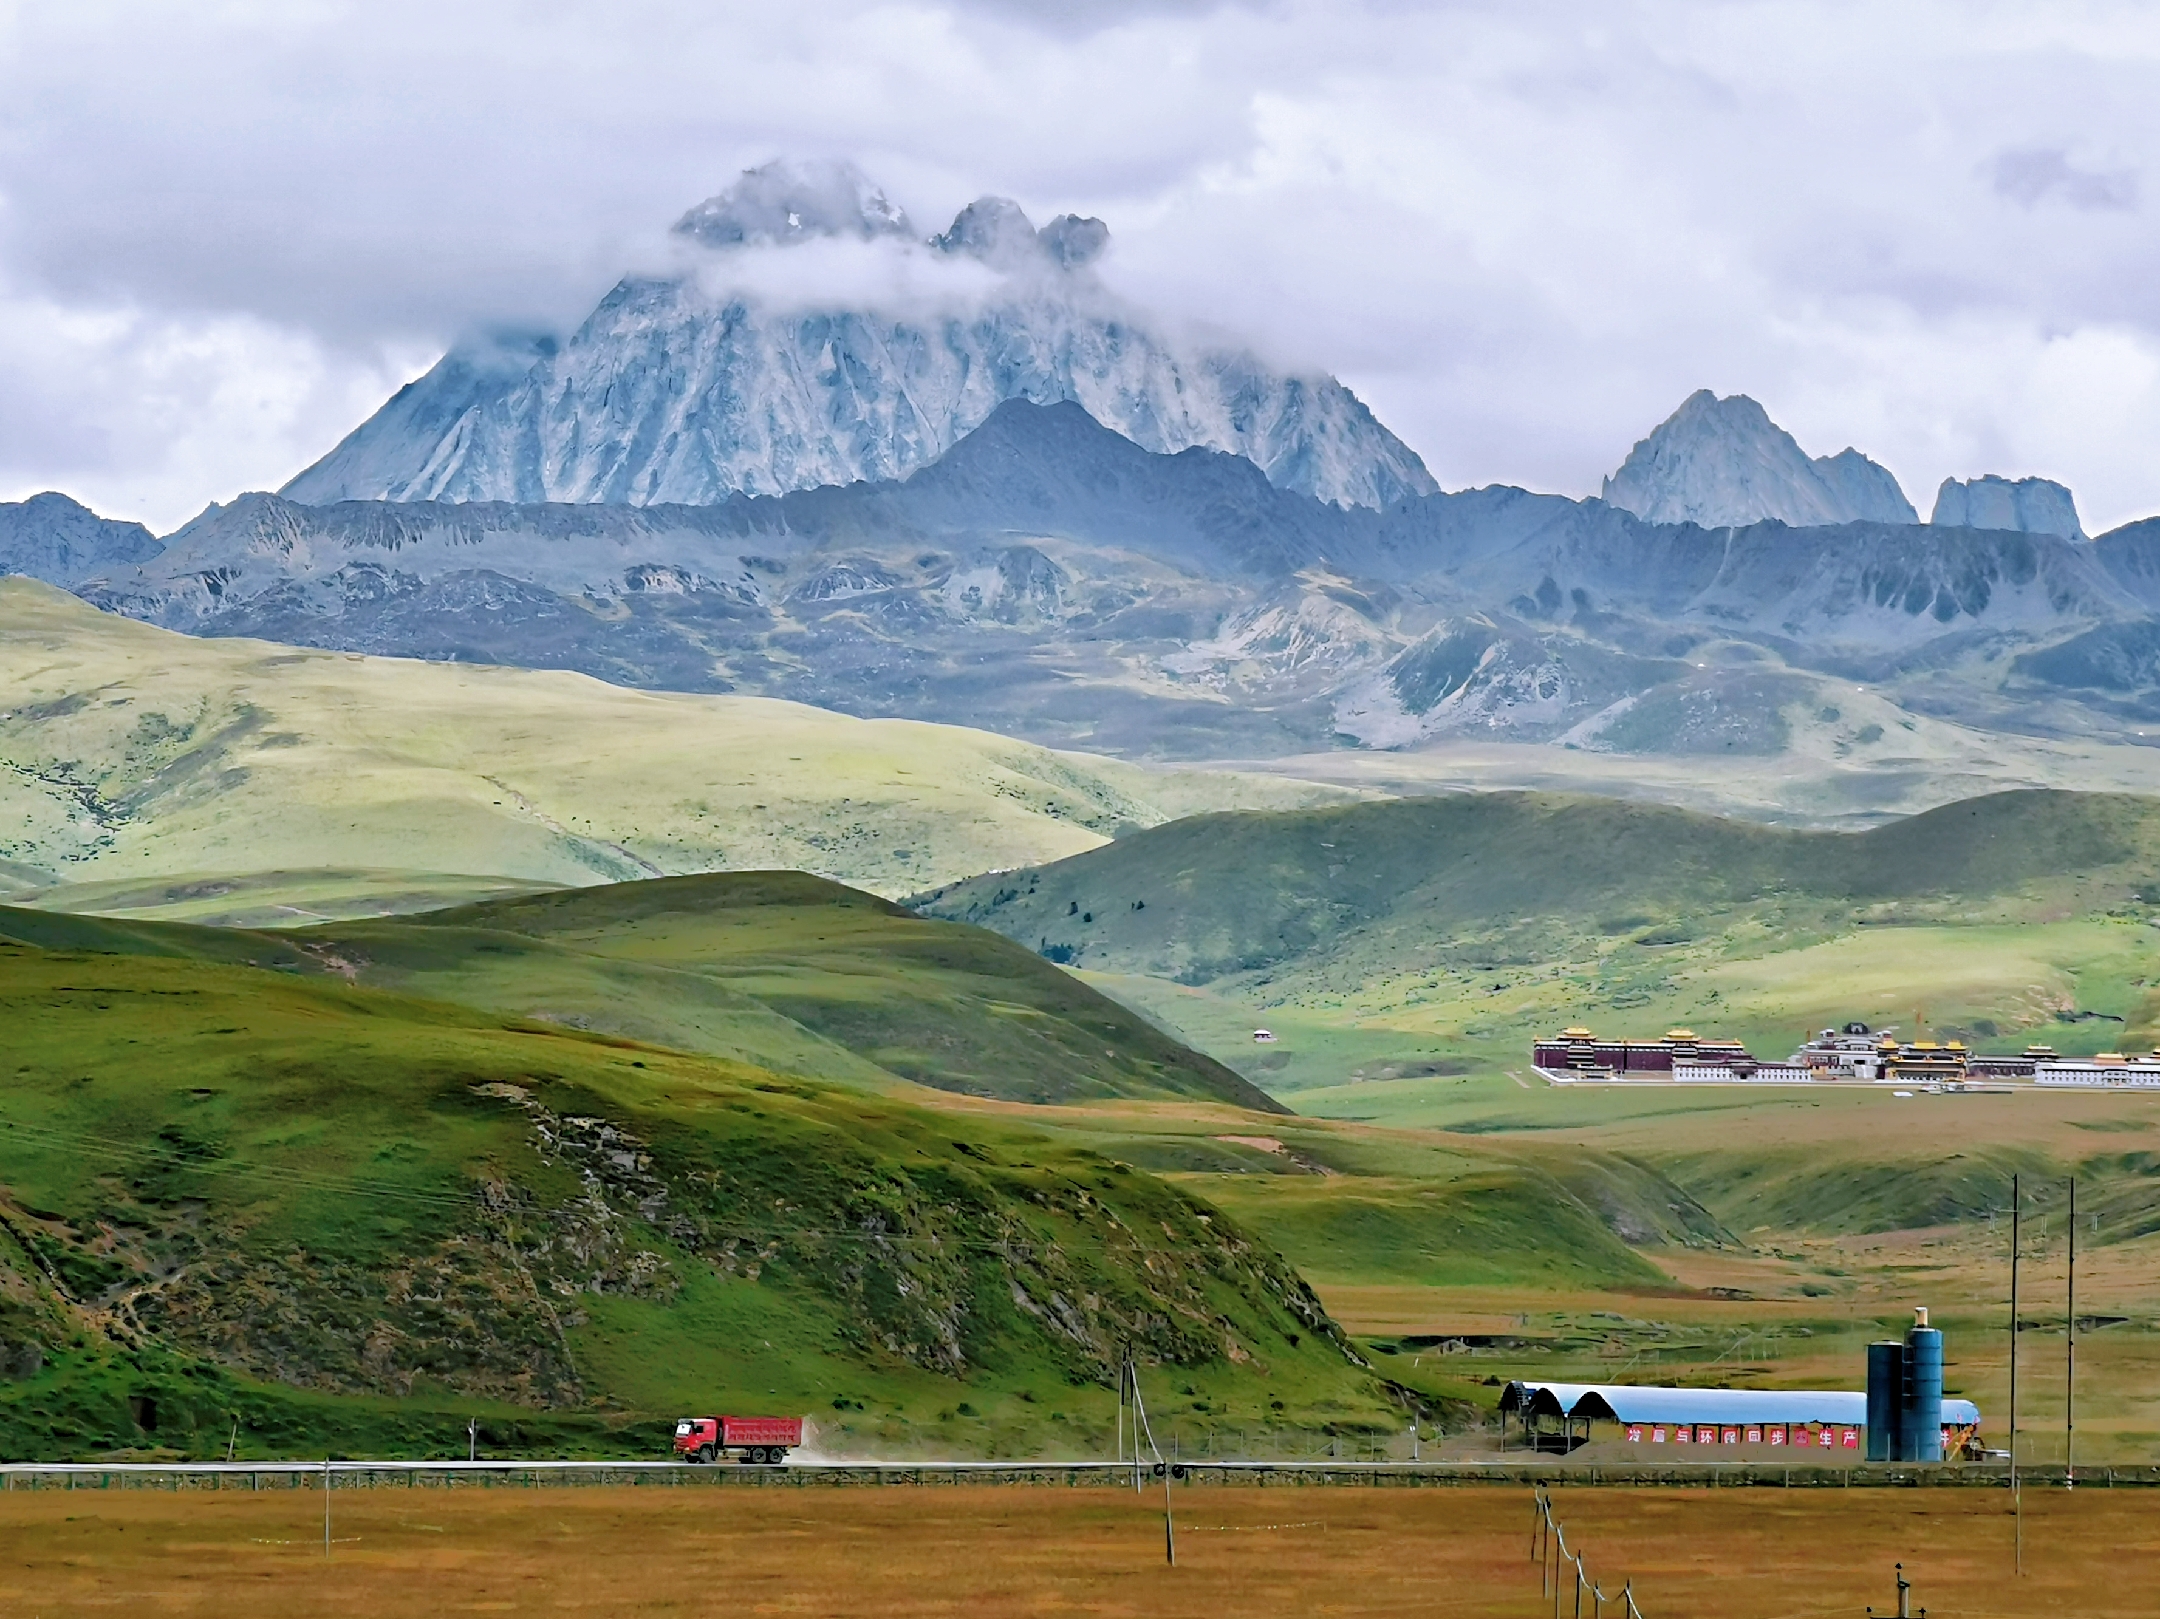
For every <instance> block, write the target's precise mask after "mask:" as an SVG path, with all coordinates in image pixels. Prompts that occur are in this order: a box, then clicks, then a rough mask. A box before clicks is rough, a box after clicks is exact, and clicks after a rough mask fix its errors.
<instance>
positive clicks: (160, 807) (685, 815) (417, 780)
mask: <svg viewBox="0 0 2160 1619" xmlns="http://www.w3.org/2000/svg"><path fill="white" fill-rule="evenodd" d="M0 760H5V761H6V763H7V766H8V768H7V769H5V770H0V898H7V897H10V896H15V897H20V896H22V895H25V894H32V893H35V894H38V895H39V896H40V897H39V899H38V901H37V903H40V904H50V905H53V906H57V907H60V908H97V909H107V910H112V909H128V910H148V909H159V908H163V907H165V906H167V905H173V906H177V907H179V910H178V912H177V914H179V915H182V916H185V917H188V918H190V919H193V920H232V919H235V918H244V919H248V920H258V919H269V918H268V917H267V916H266V914H265V913H266V912H268V911H270V910H271V908H273V907H280V906H282V907H286V908H287V909H286V911H285V916H286V918H287V919H289V920H293V921H307V920H312V919H315V918H316V917H319V916H322V915H329V916H342V915H351V914H359V913H363V912H368V911H387V910H393V909H424V908H427V907H428V906H430V905H439V904H446V903H455V902H457V901H459V900H462V899H466V898H469V897H471V896H472V895H473V894H474V893H475V892H476V891H480V890H483V889H484V888H485V886H486V884H485V883H484V882H483V881H480V879H489V878H498V879H501V878H507V879H512V880H513V886H514V885H515V884H517V883H524V884H558V885H559V884H580V883H594V882H612V881H623V880H629V879H634V878H639V877H658V876H665V875H672V874H678V873H684V872H698V871H721V870H772V869H782V868H785V869H794V870H804V871H816V872H820V873H823V874H824V875H827V876H830V877H834V878H838V879H840V880H842V881H845V882H849V883H852V884H854V885H855V886H857V887H861V888H867V889H870V890H872V891H874V892H878V893H884V894H900V893H905V892H908V891H910V890H912V889H916V888H920V887H923V886H924V885H925V884H927V883H931V882H938V881H943V880H946V879H948V878H951V877H957V876H962V875H965V874H967V873H971V872H977V871H984V870H988V869H990V868H992V867H996V866H1007V865H1015V864H1020V863H1023V862H1027V861H1034V860H1046V859H1055V858H1057V857H1059V856H1061V855H1066V854H1073V853H1077V852H1078V851H1080V850H1082V849H1088V848H1092V847H1094V846H1095V845H1096V844H1098V843H1103V842H1106V841H1108V839H1109V838H1110V837H1111V836H1112V835H1113V834H1115V833H1117V832H1119V831H1122V830H1124V829H1127V828H1131V827H1139V826H1150V825H1154V824H1155V823H1157V822H1159V821H1163V820H1167V819H1169V818H1171V817H1173V816H1176V815H1184V814H1191V813H1193V812H1194V811H1196V810H1202V809H1217V808H1230V807H1236V806H1240V805H1253V806H1282V805H1292V804H1300V803H1314V802H1321V801H1326V800H1330V799H1333V798H1337V797H1340V796H1342V795H1341V793H1340V790H1339V789H1334V788H1328V787H1320V786H1315V785H1312V784H1309V783H1293V782H1284V781H1274V780H1266V779H1261V778H1256V777H1249V776H1236V775H1232V774H1229V773H1226V772H1208V771H1154V770H1150V769H1147V768H1144V767H1142V766H1138V765H1132V764H1126V763H1123V762H1121V761H1118V760H1114V759H1103V758H1096V757H1091V756H1088V755H1084V754H1069V753H1059V752H1055V751H1053V750H1051V749H1048V748H1042V747H1036V746H1033V745H1031V744H1028V743H1023V742H1015V741H1013V740H1012V739H1010V738H1008V737H1002V736H996V735H992V734H990V733H989V732H985V731H972V730H967V729H965V728H962V727H959V726H949V725H930V724H921V723H916V722H913V721H902V720H861V719H854V718H851V717H849V716H847V715H844V714H835V713H831V712H829V711H827V710H824V709H818V708H811V707H808V706H806V705H804V704H800V703H788V702H780V701H776V700H771V699H765V698H747V697H694V696H683V695H679V694H674V693H668V692H648V691H627V690H624V689H622V688H619V687H615V686H609V685H606V684H604V683H603V682H601V681H597V680H591V679H588V678H586V677H584V676H582V675H571V674H562V673H547V672H536V671H532V670H524V669H495V668H486V667H481V666H476V665H471V664H444V663H421V662H416V661H412V660H407V659H398V658H370V657H360V656H357V655H348V654H343V653H335V652H319V651H309V650H304V649H299V648H293V647H283V646H276V645H272V644H269V643H266V642H260V641H242V640H202V639H197V638H194V637H190V636H185V635H175V634H172V633H170V632H168V631H165V630H159V629H154V628H152V627H150V626H148V625H145V624H137V623H134V622H132V621H131V620H128V619H123V618H118V617H115V616H113V615H111V614H107V613H101V612H98V611H97V610H96V609H95V608H92V607H90V606H88V605H86V604H85V603H83V602H81V601H78V600H76V599H75V598H74V597H72V596H68V595H66V594H64V593H63V592H60V591H57V590H53V589H51V588H49V587H47V586H44V585H39V584H35V583H33V582H31V581H30V580H27V579H0ZM259 873H282V874H284V879H283V880H282V881H281V882H275V883H269V884H265V883H263V882H262V881H261V880H260V879H259V878H256V877H252V876H250V874H259ZM460 873H466V874H475V875H467V876H460V875H457V874H460ZM233 874H238V875H237V877H236V876H235V875H233ZM430 874H433V875H430ZM175 879H180V881H178V882H177V883H175V881H174V880H175ZM234 882H239V883H240V884H241V888H240V891H238V892H237V893H233V894H231V895H230V896H229V899H230V903H229V904H225V905H220V904H219V903H217V902H218V900H219V898H220V895H219V894H218V893H217V892H216V890H217V889H218V888H219V887H220V886H221V885H225V884H230V883H234ZM167 889H175V890H176V892H173V893H171V894H168V893H167V892H166V890H167Z"/></svg>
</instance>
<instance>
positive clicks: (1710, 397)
mask: <svg viewBox="0 0 2160 1619" xmlns="http://www.w3.org/2000/svg"><path fill="white" fill-rule="evenodd" d="M1603 495H1604V498H1605V500H1606V502H1607V503H1608V504H1609V505H1613V506H1618V507H1620V508H1621V509H1622V510H1623V511H1630V512H1633V513H1634V514H1635V515H1636V516H1638V517H1641V518H1644V519H1646V520H1648V521H1650V522H1653V523H1699V524H1701V525H1702V526H1703V527H1705V528H1725V527H1741V526H1744V525H1746V524H1749V523H1759V522H1763V521H1765V520H1766V519H1774V520H1776V521H1778V522H1781V523H1788V524H1790V525H1792V526H1793V527H1795V528H1809V527H1816V526H1820V525H1824V524H1832V523H1853V522H1875V523H1913V522H1917V521H1918V520H1919V518H1918V514H1917V513H1915V512H1914V510H1913V508H1912V503H1911V502H1910V501H1908V500H1907V499H1906V498H1905V492H1904V491H1903V490H1902V489H1900V488H1899V487H1898V482H1897V479H1896V478H1895V477H1893V476H1892V475H1891V473H1890V471H1889V469H1888V468H1886V467H1883V466H1880V465H1878V464H1877V463H1875V462H1873V461H1870V460H1869V459H1868V458H1867V457H1866V456H1864V455H1862V454H1861V453H1860V452H1859V451H1858V450H1853V449H1847V450H1843V451H1840V452H1839V453H1838V454H1836V455H1830V456H1822V457H1819V458H1811V457H1810V456H1809V455H1808V453H1807V452H1806V451H1805V450H1803V449H1801V448H1800V445H1799V443H1798V442H1797V441H1796V440H1795V439H1794V438H1793V436H1792V435H1791V434H1790V433H1788V432H1786V431H1785V429H1783V428H1782V427H1780V426H1778V424H1777V423H1776V422H1774V421H1772V420H1771V419H1770V413H1769V412H1768V411H1766V410H1764V409H1763V407H1762V406H1761V405H1760V404H1758V403H1756V402H1755V401H1754V400H1753V399H1750V398H1749V397H1748V396H1747V395H1746V394H1733V395H1731V396H1730V397H1728V398H1724V399H1720V398H1719V397H1718V396H1717V395H1716V394H1714V393H1712V392H1711V391H1710V390H1709V389H1708V388H1702V389H1698V390H1697V391H1696V392H1695V393H1692V394H1690V395H1689V396H1688V397H1687V399H1686V400H1685V401H1683V402H1682V404H1681V406H1680V408H1679V409H1678V410H1676V411H1674V412H1673V413H1672V415H1670V416H1668V417H1667V418H1666V419H1665V420H1664V421H1663V422H1662V423H1660V424H1659V425H1658V427H1657V429H1656V430H1655V431H1654V432H1652V433H1651V435H1650V436H1649V437H1648V438H1646V439H1644V440H1643V441H1642V442H1641V443H1639V444H1637V445H1636V446H1635V448H1634V449H1633V450H1631V451H1630V452H1629V453H1628V458H1627V460H1626V461H1624V462H1622V463H1621V466H1620V470H1619V471H1617V472H1615V473H1614V474H1613V475H1612V476H1611V477H1609V478H1607V479H1606V480H1605V485H1604V489H1603Z"/></svg>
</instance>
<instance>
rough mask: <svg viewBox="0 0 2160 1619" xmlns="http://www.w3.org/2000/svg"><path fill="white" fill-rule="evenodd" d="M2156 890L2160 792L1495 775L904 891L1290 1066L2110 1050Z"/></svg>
mask: <svg viewBox="0 0 2160 1619" xmlns="http://www.w3.org/2000/svg"><path fill="white" fill-rule="evenodd" d="M2156 902H2160V800H2155V799H2148V798H2137V797H2130V796H2126V795H2115V794H2079V793H2059V792H2044V791H2031V792H2015V793H2003V794H1997V795H1994V796H1991V797H1987V798H1980V799H1973V800H1970V801H1967V802H1965V803H1960V804H1952V805H1947V806H1945V807H1943V808H1941V809H1937V810H1932V811H1929V812H1928V813H1926V814H1923V815H1916V816H1913V817H1912V818H1910V819H1909V820H1904V821H1899V822H1895V823H1892V824H1890V825H1887V826H1883V827H1879V828H1876V829H1873V830H1870V831H1866V832H1858V833H1832V832H1799V831H1789V830H1781V829H1777V828H1772V827H1766V826H1761V825H1756V824H1752V823H1748V822H1741V821H1729V820H1720V819H1717V818H1714V817H1711V816H1705V815H1699V814H1695V813H1693V812H1690V811H1685V810H1677V809H1671V808H1666V807H1662V806H1657V805H1649V804H1639V803H1625V802H1618V801H1615V800H1611V799H1597V798H1575V797H1563V796H1555V795H1546V794H1534V793H1492V794H1476V795H1451V796H1445V797H1438V798H1427V799H1405V800H1395V801H1390V802H1385V803H1375V804H1361V805H1351V806H1344V807H1340V808H1333V809H1324V810H1313V811H1299V812H1292V813H1287V814H1251V815H1242V814H1239V815H1214V816H1202V817H1196V818H1194V819H1192V820H1189V821H1182V822H1176V823H1173V824H1171V825H1169V826H1165V827H1160V828H1156V829H1154V830H1152V831H1149V832H1146V833H1142V834H1138V835H1136V836H1133V837H1129V838H1124V839H1120V840H1119V841H1118V842H1117V843H1115V844H1112V845H1110V846H1108V847H1106V848H1103V849H1100V850H1096V851H1093V852H1091V853H1089V854H1086V855H1082V856H1078V857H1075V858H1073V859H1070V860H1065V861H1060V862H1058V863H1056V864H1054V865H1050V866H1046V867H1039V868H1034V869H1030V870H1026V871H1020V872H1008V873H1003V874H999V875H995V876H989V877H979V878H974V879H971V880H969V881H968V882H965V883H962V884H958V885H955V886H953V887H949V888H946V889H943V890H939V891H937V892H935V893H933V894H931V895H929V896H927V897H926V898H925V900H924V901H923V902H922V908H923V909H924V910H925V911H926V912H927V913H928V914H931V915H937V916H946V917H952V918H956V919H965V920H968V921H972V922H977V923H980V924H982V925H984V926H987V927H994V928H996V929H998V930H999V931H1000V932H1003V933H1005V934H1007V935H1009V936H1010V937H1012V938H1013V939H1015V940H1017V941H1019V942H1022V943H1024V944H1027V945H1030V946H1032V947H1034V948H1035V949H1037V950H1038V951H1041V952H1042V953H1044V954H1046V955H1049V956H1051V957H1053V958H1054V959H1057V960H1061V961H1067V962H1070V963H1072V964H1073V965H1075V966H1077V967H1080V968H1082V969H1086V970H1091V971H1093V972H1095V973H1100V974H1103V975H1116V976H1105V977H1102V978H1098V979H1097V981H1098V982H1101V983H1104V984H1105V985H1106V986H1108V987H1112V988H1113V989H1114V990H1115V992H1116V993H1118V994H1119V995H1121V996H1122V997H1124V998H1126V999H1127V1000H1129V1001H1131V1002H1132V1003H1134V1004H1137V1005H1140V1006H1143V1007H1145V1008H1146V1009H1147V1010H1148V1011H1149V1013H1150V1014H1151V1015H1152V1016H1154V1017H1156V1018H1157V1020H1158V1021H1161V1022H1163V1023H1164V1024H1165V1025H1166V1026H1167V1027H1170V1028H1172V1029H1174V1030H1176V1031H1177V1032H1178V1033H1179V1034H1180V1035H1181V1037H1183V1038H1186V1039H1188V1040H1191V1041H1192V1042H1193V1043H1195V1044H1197V1045H1200V1046H1201V1047H1202V1048H1203V1049H1207V1050H1211V1051H1213V1052H1215V1053H1216V1054H1217V1055H1219V1056H1224V1057H1225V1058H1226V1059H1227V1060H1231V1061H1233V1062H1236V1063H1237V1064H1238V1065H1239V1066H1240V1068H1241V1069H1242V1070H1243V1071H1245V1072H1247V1073H1249V1074H1252V1075H1254V1076H1255V1077H1258V1078H1262V1079H1264V1080H1265V1081H1266V1082H1267V1083H1268V1084H1269V1085H1270V1087H1271V1088H1272V1089H1276V1090H1278V1091H1282V1090H1284V1089H1286V1088H1289V1089H1295V1088H1297V1087H1299V1086H1303V1085H1313V1084H1320V1083H1327V1084H1338V1085H1339V1084H1341V1083H1342V1082H1343V1081H1344V1080H1373V1079H1388V1080H1396V1081H1403V1082H1406V1083H1408V1082H1418V1083H1427V1084H1428V1085H1429V1086H1431V1085H1441V1084H1442V1083H1443V1082H1442V1081H1441V1080H1434V1079H1432V1076H1435V1075H1440V1076H1444V1075H1445V1074H1447V1073H1448V1072H1449V1071H1450V1064H1451V1063H1452V1064H1453V1065H1454V1070H1455V1071H1458V1072H1459V1071H1461V1064H1462V1063H1463V1062H1464V1061H1469V1062H1471V1063H1473V1064H1478V1065H1483V1064H1489V1063H1491V1062H1494V1061H1499V1062H1510V1061H1512V1062H1517V1063H1519V1062H1520V1061H1521V1053H1522V1048H1523V1047H1524V1046H1525V1045H1526V1044H1527V1041H1528V1038H1529V1036H1530V1035H1531V1034H1533V1033H1535V1032H1538V1031H1540V1030H1544V1029H1549V1028H1551V1027H1554V1026H1557V1025H1559V1024H1563V1023H1571V1022H1577V1021H1582V1020H1585V1019H1589V1020H1593V1021H1594V1022H1596V1023H1597V1024H1598V1026H1600V1027H1601V1028H1603V1029H1610V1030H1612V1031H1613V1032H1630V1033H1641V1034H1655V1033H1657V1032H1659V1031H1660V1030H1661V1029H1662V1028H1664V1027H1665V1026H1667V1025H1668V1024H1669V1023H1671V1022H1673V1021H1682V1022H1687V1023H1689V1024H1691V1025H1692V1026H1696V1027H1698V1028H1701V1029H1703V1030H1704V1032H1710V1031H1711V1030H1715V1031H1716V1032H1718V1033H1729V1034H1733V1035H1736V1036H1738V1037H1740V1038H1743V1039H1748V1040H1751V1041H1756V1042H1759V1043H1760V1045H1761V1049H1763V1050H1765V1051H1768V1052H1770V1053H1772V1054H1775V1055H1783V1053H1784V1052H1785V1051H1787V1050H1790V1049H1791V1047H1792V1045H1793V1044H1794V1043H1795V1042H1796V1041H1797V1039H1798V1038H1800V1037H1801V1036H1803V1035H1804V1034H1805V1033H1806V1031H1807V1030H1808V1029H1809V1028H1811V1027H1820V1026H1821V1025H1822V1023H1823V1022H1825V1021H1828V1020H1830V1019H1833V1018H1835V1019H1843V1018H1850V1017H1861V1018H1865V1019H1867V1020H1868V1021H1870V1022H1876V1023H1882V1022H1889V1023H1896V1024H1898V1025H1900V1026H1902V1027H1903V1028H1905V1029H1906V1030H1908V1031H1913V1030H1916V1029H1917V1030H1924V1031H1926V1032H1929V1033H1945V1032H1950V1031H1954V1032H1956V1033H1957V1034H1959V1035H1962V1036H1963V1037H1965V1038H1967V1039H1969V1040H1972V1041H1974V1042H1976V1043H1980V1044H1990V1043H1994V1044H2012V1045H2014V1044H2019V1043H2022V1042H2023V1040H2025V1039H2027V1038H2031V1037H2032V1035H2033V1031H2035V1030H2036V1029H2040V1030H2044V1031H2045V1033H2044V1035H2043V1037H2044V1038H2046V1039H2048V1040H2050V1041H2051V1042H2052V1043H2054V1044H2057V1045H2059V1046H2062V1047H2064V1048H2065V1049H2098V1048H2100V1047H2103V1046H2106V1047H2112V1046H2114V1045H2117V1044H2119V1043H2122V1042H2126V1041H2133V1040H2137V1039H2141V1038H2145V1037H2146V1036H2147V1035H2148V1034H2149V1033H2151V1032H2152V1029H2153V1024H2154V1021H2155V1012H2156V1008H2155V1007H2154V1005H2153V1004H2152V1002H2151V999H2150V997H2149V995H2148V993H2147V988H2146V987H2142V986H2149V985H2150V984H2151V983H2152V982H2155V981H2160V979H2156V978H2155V976H2154V975H2155V972H2156V971H2160V961H2148V960H2147V957H2148V955H2149V954H2150V953H2151V952H2150V945H2149V940H2148V935H2150V934H2151V933H2152V930H2151V929H2150V928H2148V927H2146V926H2144V919H2146V918H2147V917H2151V916H2156V915H2160V903H2156ZM1172 985H1184V986H1188V988H1194V989H1200V990H1203V991H1204V992H1205V993H1204V994H1201V995H1197V996H1192V995H1185V994H1181V993H1180V992H1179V991H1177V990H1175V989H1173V988H1172V987H1171V986H1172ZM2064 1019H2068V1020H2070V1021H2067V1022H2066V1021H2062V1020H2064ZM1255 1021H1266V1022H1268V1023H1270V1024H1276V1025H1280V1027H1278V1028H1276V1030H1275V1032H1276V1033H1277V1034H1278V1036H1279V1037H1281V1038H1279V1039H1278V1041H1277V1043H1276V1045H1275V1047H1274V1048H1273V1049H1271V1050H1267V1051H1259V1050H1255V1049H1254V1048H1253V1047H1252V1046H1251V1045H1250V1044H1249V1042H1247V1041H1246V1039H1245V1032H1246V1031H1248V1030H1249V1029H1250V1028H1251V1027H1252V1026H1253V1024H1254V1022H1255ZM1241 1045H1242V1047H1243V1049H1242V1050H1240V1049H1239V1047H1240V1046H1241ZM1308 1059H1310V1060H1308ZM1270 1065H1274V1066H1273V1067H1272V1068H1271V1067H1270ZM1300 1094H1301V1101H1300V1106H1301V1107H1302V1106H1306V1105H1307V1104H1308V1102H1309V1101H1311V1100H1312V1099H1311V1098H1309V1097H1305V1096H1304V1093H1303V1092H1301V1093H1300ZM1374 1101H1375V1098H1374V1096H1373V1095H1372V1094H1371V1092H1370V1089H1369V1088H1368V1092H1367V1095H1366V1096H1365V1097H1364V1098H1363V1102H1362V1104H1360V1105H1369V1104H1372V1103H1373V1102H1374ZM1368 1116H1378V1115H1368Z"/></svg>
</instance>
